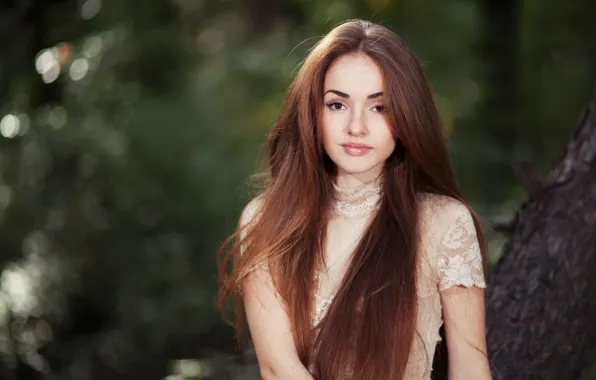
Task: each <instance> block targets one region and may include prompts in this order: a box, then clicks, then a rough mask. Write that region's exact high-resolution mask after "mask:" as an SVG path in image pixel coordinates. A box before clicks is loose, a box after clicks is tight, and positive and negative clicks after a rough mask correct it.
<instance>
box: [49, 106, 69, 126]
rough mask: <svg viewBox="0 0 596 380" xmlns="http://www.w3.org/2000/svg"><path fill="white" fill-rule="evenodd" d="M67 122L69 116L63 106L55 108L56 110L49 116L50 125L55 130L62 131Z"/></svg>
mask: <svg viewBox="0 0 596 380" xmlns="http://www.w3.org/2000/svg"><path fill="white" fill-rule="evenodd" d="M67 120H68V114H67V113H66V109H65V108H64V107H62V106H58V107H54V109H52V110H51V111H50V114H49V115H48V124H50V125H51V126H52V127H53V128H54V129H60V128H62V127H64V125H65V124H66V121H67Z"/></svg>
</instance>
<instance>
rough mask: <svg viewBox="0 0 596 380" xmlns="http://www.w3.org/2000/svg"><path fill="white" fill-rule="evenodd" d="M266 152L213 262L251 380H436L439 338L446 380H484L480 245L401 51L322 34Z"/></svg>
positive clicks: (434, 121)
mask: <svg viewBox="0 0 596 380" xmlns="http://www.w3.org/2000/svg"><path fill="white" fill-rule="evenodd" d="M268 154H269V155H268V171H267V178H268V181H267V183H266V185H265V186H264V188H263V190H262V191H261V193H260V194H259V195H258V196H257V197H255V198H254V199H253V200H252V201H251V202H250V203H249V204H248V205H247V206H246V207H245V209H244V211H243V213H242V215H241V218H240V223H239V228H238V231H237V232H236V233H235V234H234V235H233V236H231V237H230V238H229V239H228V241H226V242H225V243H224V246H223V247H222V250H221V251H220V254H221V255H222V257H221V258H220V261H219V268H220V278H221V280H222V287H221V289H220V299H219V300H220V306H223V305H224V302H225V300H226V299H228V297H230V296H231V297H232V298H233V299H235V301H236V302H235V305H236V326H237V327H238V328H239V329H240V328H241V327H242V325H243V323H244V319H243V317H244V316H246V319H247V322H248V327H249V330H250V333H251V336H252V340H253V342H254V345H255V349H256V353H257V358H258V361H259V367H260V370H261V374H262V377H263V378H264V379H284V380H287V379H296V380H298V379H303V380H310V379H317V380H330V379H358V380H363V379H366V380H368V379H370V380H379V379H387V380H389V379H404V380H411V379H416V380H419V379H430V378H431V377H432V378H439V377H441V376H443V375H441V374H440V373H439V372H438V371H437V368H435V370H434V375H432V376H431V371H432V364H433V361H434V360H435V359H437V357H438V355H435V351H436V347H437V344H438V343H439V342H441V341H442V338H441V336H440V335H439V330H440V328H441V326H443V325H444V332H445V341H444V342H443V343H447V347H448V353H447V354H448V365H449V366H448V368H449V369H448V378H449V379H450V380H458V379H465V380H468V379H476V380H483V379H490V378H491V376H490V371H489V366H488V361H487V358H486V342H485V333H484V332H485V326H484V293H483V289H482V288H484V287H485V271H486V265H485V263H486V261H485V249H484V244H480V243H479V242H482V241H483V235H482V231H481V228H480V224H479V222H478V217H477V216H476V214H475V213H474V212H473V211H472V210H471V208H470V206H469V205H468V204H467V203H466V202H465V200H464V198H463V196H462V194H461V192H460V190H459V188H458V186H457V184H456V181H455V179H454V174H453V171H452V168H451V164H450V161H449V156H448V153H447V149H446V147H445V142H444V139H443V136H442V131H441V125H440V119H439V115H438V113H437V110H436V108H435V105H434V103H433V99H432V96H431V91H430V89H429V86H428V84H427V82H426V79H425V77H424V74H423V72H422V69H421V67H420V64H419V62H418V61H417V59H416V58H415V57H414V55H413V53H412V52H411V51H410V50H409V49H408V47H407V45H406V44H405V43H404V42H403V41H402V40H401V39H400V38H399V37H398V36H396V35H395V34H394V33H393V32H391V31H390V30H388V29H387V28H385V27H383V26H380V25H375V24H372V23H369V22H366V21H360V20H356V21H349V22H346V23H344V24H342V25H340V26H338V27H336V28H335V29H333V30H332V31H331V32H330V33H329V34H328V35H327V36H325V37H324V38H323V39H322V40H321V41H320V42H319V43H318V44H317V45H316V46H315V47H314V48H313V49H312V50H311V51H310V53H309V55H308V57H307V58H306V60H305V61H304V62H303V64H302V66H301V68H300V70H299V72H298V74H297V76H296V78H295V80H294V81H293V83H292V84H291V85H290V88H289V90H288V93H287V97H286V99H285V102H284V103H283V106H282V110H281V113H280V116H279V118H278V120H277V123H276V125H275V127H274V128H273V131H272V132H271V134H270V136H269V139H268ZM235 238H238V239H237V240H236V244H235V245H234V246H233V247H232V248H231V249H230V250H229V251H228V252H227V253H224V250H223V248H224V247H225V246H227V245H228V243H229V242H231V241H232V240H231V239H235ZM230 262H231V263H232V265H231V269H230V268H229V266H228V264H229V263H230ZM226 268H228V269H229V270H226ZM441 352H445V351H441ZM446 375H447V374H446V373H445V376H446Z"/></svg>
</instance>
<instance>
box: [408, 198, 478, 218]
mask: <svg viewBox="0 0 596 380" xmlns="http://www.w3.org/2000/svg"><path fill="white" fill-rule="evenodd" d="M418 207H419V210H420V211H419V212H420V219H421V222H422V224H428V223H431V224H434V225H442V224H450V223H451V222H453V221H454V220H455V219H457V218H458V217H460V216H461V215H465V214H468V213H469V209H468V206H467V205H465V204H464V203H463V202H461V201H460V200H459V199H456V198H453V197H450V196H448V195H442V194H433V193H419V195H418Z"/></svg>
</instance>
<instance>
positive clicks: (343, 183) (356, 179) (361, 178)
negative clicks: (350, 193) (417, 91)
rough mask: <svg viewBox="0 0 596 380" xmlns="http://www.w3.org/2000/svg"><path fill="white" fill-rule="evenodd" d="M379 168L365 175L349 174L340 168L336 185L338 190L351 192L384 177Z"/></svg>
mask: <svg viewBox="0 0 596 380" xmlns="http://www.w3.org/2000/svg"><path fill="white" fill-rule="evenodd" d="M378 169H379V168H374V169H371V170H369V171H367V172H365V173H357V174H354V173H348V172H345V171H344V170H343V169H342V168H340V167H338V173H337V177H336V178H335V185H336V186H337V187H338V188H341V189H345V190H350V189H355V188H358V187H360V186H362V185H364V184H367V183H370V182H373V181H375V180H377V179H378V178H379V177H380V176H381V175H382V173H383V172H382V170H378Z"/></svg>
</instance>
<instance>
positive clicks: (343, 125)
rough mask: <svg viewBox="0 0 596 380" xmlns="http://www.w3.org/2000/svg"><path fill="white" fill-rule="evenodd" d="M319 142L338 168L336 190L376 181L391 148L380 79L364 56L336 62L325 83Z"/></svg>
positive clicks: (357, 55) (392, 139)
mask: <svg viewBox="0 0 596 380" xmlns="http://www.w3.org/2000/svg"><path fill="white" fill-rule="evenodd" d="M323 91H324V98H323V117H322V120H323V125H322V128H323V137H324V147H325V151H326V152H327V155H328V156H329V157H330V158H331V160H332V161H333V162H334V163H335V164H336V165H337V169H338V171H337V173H338V184H343V185H345V186H348V187H352V186H356V185H358V184H359V183H363V182H368V181H369V180H372V179H374V178H376V177H377V176H378V175H379V174H380V173H381V171H382V169H383V164H384V162H385V160H386V159H387V158H388V157H389V156H390V155H391V153H392V152H393V149H394V148H395V139H394V137H393V135H392V133H391V129H390V126H389V123H388V121H387V118H386V117H385V114H384V112H385V109H384V103H383V78H382V74H381V71H380V70H379V68H378V67H377V65H376V64H375V62H374V61H373V60H372V59H370V58H369V57H368V56H366V55H363V54H350V55H345V56H342V57H339V58H338V59H336V60H335V61H334V62H333V63H332V64H331V66H330V67H329V69H328V71H327V74H326V77H325V83H324V90H323Z"/></svg>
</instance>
